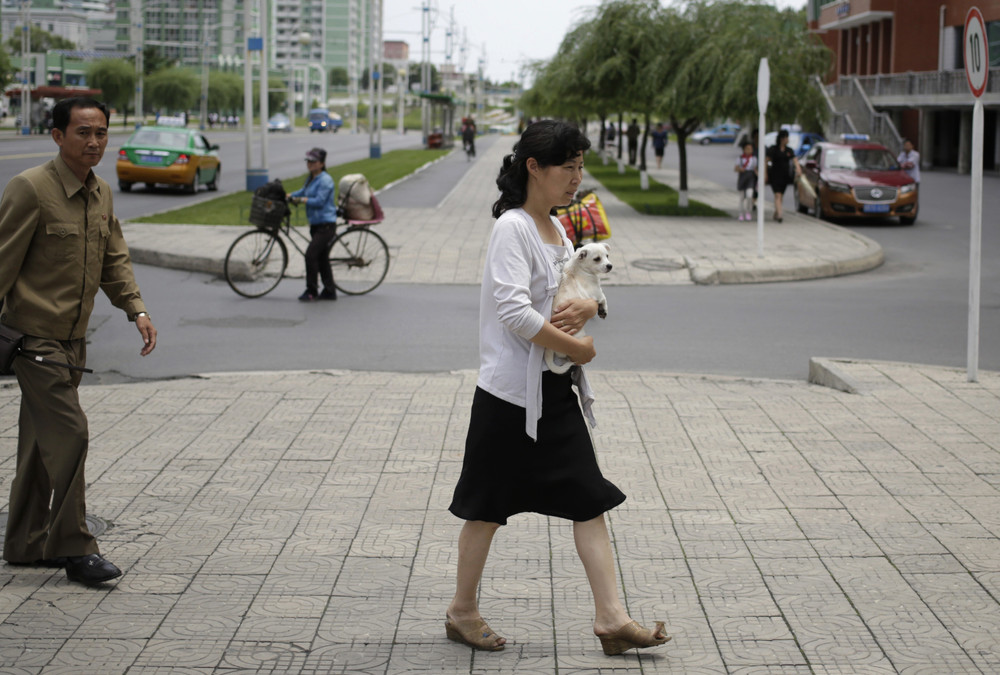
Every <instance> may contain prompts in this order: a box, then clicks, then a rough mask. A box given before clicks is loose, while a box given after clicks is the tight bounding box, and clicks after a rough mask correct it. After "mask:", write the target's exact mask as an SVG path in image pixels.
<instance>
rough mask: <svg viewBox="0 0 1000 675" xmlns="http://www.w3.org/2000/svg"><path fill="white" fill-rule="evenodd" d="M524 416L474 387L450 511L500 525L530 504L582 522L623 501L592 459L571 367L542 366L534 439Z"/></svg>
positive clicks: (532, 508) (517, 408)
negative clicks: (555, 369)
mask: <svg viewBox="0 0 1000 675" xmlns="http://www.w3.org/2000/svg"><path fill="white" fill-rule="evenodd" d="M524 415H525V411H524V408H522V407H520V406H517V405H514V404H512V403H508V402H506V401H503V400H501V399H499V398H497V397H495V396H493V395H491V394H488V393H487V392H485V391H483V390H482V389H480V388H478V387H477V388H476V393H475V397H474V398H473V401H472V417H471V420H470V422H469V434H468V436H467V437H466V440H465V460H464V462H463V464H462V475H461V477H460V478H459V479H458V484H457V485H456V486H455V494H454V497H453V498H452V502H451V506H450V507H449V510H450V511H451V512H452V513H453V514H455V515H456V516H458V517H459V518H464V519H465V520H484V521H487V522H491V523H500V524H501V525H506V524H507V518H508V517H510V516H512V515H514V514H515V513H524V512H529V511H530V512H533V513H541V514H544V515H547V516H556V517H558V518H566V519H568V520H574V521H586V520H591V519H593V518H596V517H597V516H599V515H601V514H602V513H604V512H605V511H608V510H610V509H613V508H614V507H616V506H618V505H619V504H621V503H622V502H624V501H625V495H624V494H623V493H622V491H621V490H619V489H618V488H617V487H615V485H614V484H612V483H611V482H610V481H608V480H606V479H605V478H604V476H603V475H602V474H601V470H600V468H599V467H598V466H597V457H596V456H595V455H594V445H593V442H592V441H591V438H590V432H589V430H588V429H587V422H586V420H584V418H583V412H582V411H581V410H580V404H579V402H578V398H577V395H576V392H575V391H574V390H573V386H572V379H571V378H570V375H569V374H568V373H567V374H565V375H556V374H554V373H551V372H548V371H546V372H544V373H542V418H541V419H540V420H538V442H535V441H532V440H531V437H530V436H528V434H526V433H525V431H524V422H525V418H524Z"/></svg>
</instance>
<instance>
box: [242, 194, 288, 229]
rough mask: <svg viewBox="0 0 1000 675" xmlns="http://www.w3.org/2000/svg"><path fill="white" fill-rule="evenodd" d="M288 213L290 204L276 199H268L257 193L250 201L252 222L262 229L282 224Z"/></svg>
mask: <svg viewBox="0 0 1000 675" xmlns="http://www.w3.org/2000/svg"><path fill="white" fill-rule="evenodd" d="M286 215H288V204H286V203H285V202H284V201H278V200H276V199H268V198H267V197H262V196H261V195H257V194H255V195H254V196H253V201H252V202H251V203H250V223H251V224H253V225H256V226H257V227H259V228H262V229H273V228H276V227H279V226H280V225H281V221H282V220H284V219H285V216H286Z"/></svg>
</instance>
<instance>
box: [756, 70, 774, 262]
mask: <svg viewBox="0 0 1000 675" xmlns="http://www.w3.org/2000/svg"><path fill="white" fill-rule="evenodd" d="M770 97H771V68H770V66H768V65H767V57H766V56H765V57H764V58H762V59H761V60H760V68H758V69H757V109H758V110H759V111H760V117H759V119H758V121H757V195H758V197H757V201H758V202H759V204H758V205H757V257H758V258H763V257H764V202H765V198H764V171H766V170H767V163H766V158H765V156H764V154H765V153H764V113H766V112H767V102H768V100H769V99H770Z"/></svg>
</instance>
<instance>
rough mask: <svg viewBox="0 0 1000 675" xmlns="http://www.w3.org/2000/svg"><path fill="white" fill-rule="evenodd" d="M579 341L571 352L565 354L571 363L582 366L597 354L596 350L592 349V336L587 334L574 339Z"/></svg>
mask: <svg viewBox="0 0 1000 675" xmlns="http://www.w3.org/2000/svg"><path fill="white" fill-rule="evenodd" d="M576 342H577V343H579V347H575V348H574V349H573V351H572V353H568V354H566V356H568V357H569V358H570V359H572V361H573V363H575V364H576V365H578V366H582V365H584V364H586V363H590V362H591V361H593V360H594V357H595V356H597V350H596V349H594V338H592V337H591V336H589V335H585V336H583V337H582V338H580V339H578V340H576Z"/></svg>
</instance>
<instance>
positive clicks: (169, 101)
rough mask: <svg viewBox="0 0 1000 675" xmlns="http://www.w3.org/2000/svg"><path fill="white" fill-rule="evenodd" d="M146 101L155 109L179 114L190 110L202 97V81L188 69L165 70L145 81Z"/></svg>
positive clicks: (144, 93)
mask: <svg viewBox="0 0 1000 675" xmlns="http://www.w3.org/2000/svg"><path fill="white" fill-rule="evenodd" d="M144 88H145V91H144V92H143V95H144V99H145V101H147V102H148V103H149V104H150V105H151V106H152V107H153V108H157V109H160V110H163V111H169V112H179V111H183V110H190V109H191V108H192V107H193V106H194V105H195V104H196V103H197V102H198V97H199V96H200V95H201V80H200V78H199V77H198V75H196V74H195V73H194V72H192V71H190V70H188V69H186V68H165V69H163V70H158V71H156V72H155V73H153V74H152V75H150V76H149V77H147V78H146V79H145V83H144Z"/></svg>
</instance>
